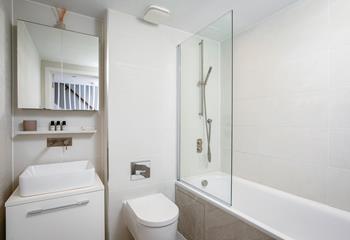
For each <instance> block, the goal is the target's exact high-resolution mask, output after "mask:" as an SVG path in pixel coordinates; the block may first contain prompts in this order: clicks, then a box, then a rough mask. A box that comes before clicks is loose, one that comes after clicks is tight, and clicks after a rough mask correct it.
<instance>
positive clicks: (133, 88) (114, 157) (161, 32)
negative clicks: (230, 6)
mask: <svg viewBox="0 0 350 240" xmlns="http://www.w3.org/2000/svg"><path fill="white" fill-rule="evenodd" d="M107 25H108V29H107V34H108V47H109V59H108V61H109V72H108V78H109V89H108V96H109V99H108V102H109V104H108V112H109V116H108V121H109V183H108V191H109V193H108V194H109V196H110V199H109V212H108V215H109V231H110V238H111V239H129V238H130V234H129V233H128V232H127V229H126V227H125V225H124V223H123V221H124V220H123V218H122V215H121V209H122V200H125V199H128V198H134V197H138V196H143V195H146V194H151V193H155V192H162V193H164V194H166V195H168V196H169V197H170V198H171V199H173V194H174V182H175V179H176V46H177V44H179V43H180V42H181V41H182V40H184V39H185V38H186V37H188V36H189V34H187V33H184V32H181V31H179V30H176V29H173V28H169V27H165V26H153V25H150V24H147V23H143V22H141V21H140V20H138V19H137V18H135V17H133V16H131V15H127V14H124V13H120V12H117V11H112V10H109V11H108V19H107ZM140 160H151V178H149V179H147V180H143V181H130V163H131V162H133V161H140Z"/></svg>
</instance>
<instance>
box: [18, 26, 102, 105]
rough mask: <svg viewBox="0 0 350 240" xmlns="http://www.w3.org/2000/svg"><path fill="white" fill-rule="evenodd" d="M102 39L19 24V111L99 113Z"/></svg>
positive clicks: (47, 27) (45, 27)
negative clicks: (100, 44) (46, 110)
mask: <svg viewBox="0 0 350 240" xmlns="http://www.w3.org/2000/svg"><path fill="white" fill-rule="evenodd" d="M99 91H100V89H99V38H98V37H96V36H91V35H86V34H81V33H77V32H72V31H68V30H62V29H57V28H53V27H49V26H44V25H40V24H35V23H31V22H26V21H22V20H18V21H17V106H18V108H19V109H49V110H82V111H98V110H99Z"/></svg>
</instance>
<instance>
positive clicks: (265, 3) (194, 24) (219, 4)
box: [34, 0, 297, 33]
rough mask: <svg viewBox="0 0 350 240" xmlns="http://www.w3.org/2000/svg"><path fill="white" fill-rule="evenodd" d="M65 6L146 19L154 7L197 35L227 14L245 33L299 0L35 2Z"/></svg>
mask: <svg viewBox="0 0 350 240" xmlns="http://www.w3.org/2000/svg"><path fill="white" fill-rule="evenodd" d="M34 1H37V2H41V3H45V4H49V5H53V6H57V7H65V8H67V9H68V10H70V11H74V12H78V13H81V14H84V15H88V16H92V17H97V18H102V17H103V15H104V13H105V9H107V8H111V9H114V10H119V11H121V12H125V13H128V14H131V15H134V16H136V17H142V16H143V13H144V11H145V8H146V7H147V6H149V5H151V4H155V5H159V6H162V7H165V8H168V9H169V10H170V12H171V17H170V18H169V19H168V21H167V22H165V23H164V24H166V25H168V26H171V27H174V28H178V29H182V30H184V31H188V32H197V31H198V30H199V29H201V28H203V27H205V26H206V25H208V24H209V23H210V22H212V21H213V20H215V19H217V18H218V17H220V16H221V15H223V14H224V13H225V12H227V11H229V10H231V9H233V10H234V12H235V18H234V22H235V32H236V33H237V32H241V31H243V30H244V29H245V28H247V27H249V26H251V25H253V24H254V23H256V22H257V21H259V20H261V19H263V18H265V17H266V16H269V15H271V14H273V13H274V12H276V11H278V10H279V9H281V8H283V7H285V6H287V5H289V4H291V3H293V2H296V1H297V0H34Z"/></svg>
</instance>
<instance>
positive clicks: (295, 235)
mask: <svg viewBox="0 0 350 240" xmlns="http://www.w3.org/2000/svg"><path fill="white" fill-rule="evenodd" d="M202 180H207V181H208V185H207V186H206V187H203V186H202V184H201V182H202ZM230 184H231V177H230V175H227V174H224V173H221V172H216V173H210V174H206V175H201V176H195V177H190V178H185V179H183V181H178V182H177V183H176V185H177V186H178V187H180V188H184V189H186V190H187V191H189V192H191V193H192V194H195V195H196V196H198V197H200V198H202V199H204V200H206V201H208V202H210V203H211V204H213V205H214V206H216V207H218V208H220V209H222V210H224V211H225V212H227V213H229V214H231V215H233V216H234V217H236V218H239V219H240V220H242V221H244V222H246V223H248V224H249V225H251V226H253V227H255V228H257V229H259V230H261V231H263V232H264V233H266V234H268V235H270V236H271V237H273V238H275V239H285V240H349V239H350V213H349V212H347V211H342V210H339V209H336V208H333V207H329V206H327V205H324V204H321V203H318V202H315V201H311V200H307V199H304V198H301V197H298V196H295V195H292V194H288V193H286V192H283V191H279V190H276V189H273V188H270V187H267V186H264V185H261V184H257V183H253V182H251V181H247V180H245V179H242V178H239V177H233V178H232V186H233V187H232V206H228V205H227V204H225V203H224V202H222V201H220V200H219V199H221V200H224V201H229V200H230V197H231V193H230V191H229V189H230ZM192 186H194V187H192ZM200 190H202V191H204V192H206V193H207V194H204V193H203V192H202V191H200ZM213 196H217V197H218V198H219V199H215V197H213Z"/></svg>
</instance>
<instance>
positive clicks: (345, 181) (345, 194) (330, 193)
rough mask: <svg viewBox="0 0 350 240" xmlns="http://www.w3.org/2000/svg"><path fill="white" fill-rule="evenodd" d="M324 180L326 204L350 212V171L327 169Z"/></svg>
mask: <svg viewBox="0 0 350 240" xmlns="http://www.w3.org/2000/svg"><path fill="white" fill-rule="evenodd" d="M326 179H327V185H326V189H327V203H328V204H329V205H331V206H334V207H337V208H341V209H345V210H348V211H350V185H349V182H350V171H349V170H343V169H339V168H328V169H327V177H326Z"/></svg>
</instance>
